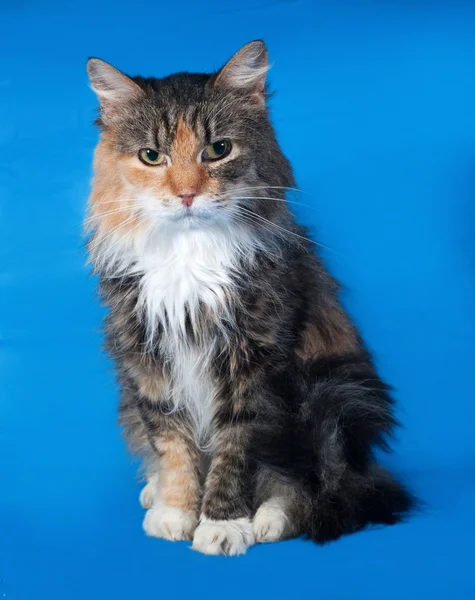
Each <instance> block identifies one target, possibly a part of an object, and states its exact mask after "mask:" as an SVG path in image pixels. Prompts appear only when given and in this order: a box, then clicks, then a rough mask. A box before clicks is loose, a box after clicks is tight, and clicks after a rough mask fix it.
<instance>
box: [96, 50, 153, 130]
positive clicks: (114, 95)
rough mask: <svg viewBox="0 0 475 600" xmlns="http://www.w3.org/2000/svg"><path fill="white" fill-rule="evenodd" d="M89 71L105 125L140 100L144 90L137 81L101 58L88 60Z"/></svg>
mask: <svg viewBox="0 0 475 600" xmlns="http://www.w3.org/2000/svg"><path fill="white" fill-rule="evenodd" d="M87 72H88V75H89V81H90V82H91V87H92V89H93V90H94V91H95V92H96V94H97V97H98V98H99V102H100V104H101V118H102V121H103V122H104V124H105V125H107V124H110V123H112V122H113V121H114V120H115V119H116V118H117V117H118V116H119V115H120V114H121V112H122V111H123V110H124V106H127V105H128V104H130V103H131V102H133V101H137V100H139V99H140V98H141V97H142V96H143V94H144V92H143V90H142V88H141V87H140V86H138V85H137V84H136V83H135V81H132V79H130V77H127V75H124V74H123V73H121V72H120V71H119V70H118V69H116V68H115V67H113V66H112V65H110V64H109V63H106V62H105V61H104V60H101V59H99V58H90V59H89V60H88V61H87Z"/></svg>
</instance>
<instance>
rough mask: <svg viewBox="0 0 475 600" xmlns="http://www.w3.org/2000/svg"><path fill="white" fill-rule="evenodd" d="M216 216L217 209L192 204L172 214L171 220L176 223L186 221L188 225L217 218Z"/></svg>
mask: <svg viewBox="0 0 475 600" xmlns="http://www.w3.org/2000/svg"><path fill="white" fill-rule="evenodd" d="M215 216H216V211H215V210H210V209H209V208H203V207H199V206H190V207H188V208H183V209H182V210H179V211H177V212H175V213H173V214H172V215H170V217H171V220H172V221H174V222H175V223H184V224H188V225H192V224H196V225H199V224H200V223H203V222H206V221H209V220H210V219H213V218H215Z"/></svg>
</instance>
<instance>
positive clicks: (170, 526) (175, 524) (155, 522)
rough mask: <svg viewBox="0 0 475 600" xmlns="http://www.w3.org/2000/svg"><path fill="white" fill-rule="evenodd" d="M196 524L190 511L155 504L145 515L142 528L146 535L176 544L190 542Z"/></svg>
mask: <svg viewBox="0 0 475 600" xmlns="http://www.w3.org/2000/svg"><path fill="white" fill-rule="evenodd" d="M197 522H198V519H197V518H196V515H195V513H194V512H192V511H184V510H181V509H179V508H176V507H175V506H166V505H164V504H156V505H154V506H153V507H152V508H150V509H149V510H147V512H146V513H145V518H144V521H143V528H144V531H145V533H146V534H147V535H150V536H152V537H158V538H163V539H165V540H170V541H173V542H177V541H180V540H191V538H192V537H193V532H194V530H195V528H196V524H197Z"/></svg>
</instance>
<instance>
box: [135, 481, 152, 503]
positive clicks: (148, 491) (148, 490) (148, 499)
mask: <svg viewBox="0 0 475 600" xmlns="http://www.w3.org/2000/svg"><path fill="white" fill-rule="evenodd" d="M139 501H140V504H141V505H142V508H151V507H152V505H153V503H154V501H155V486H154V485H153V484H152V483H151V482H150V481H149V482H148V483H147V485H146V486H144V487H143V488H142V491H141V492H140V496H139Z"/></svg>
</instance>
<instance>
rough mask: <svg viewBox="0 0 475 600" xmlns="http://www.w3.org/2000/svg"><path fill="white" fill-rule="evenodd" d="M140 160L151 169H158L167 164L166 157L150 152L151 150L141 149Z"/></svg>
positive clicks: (153, 151) (154, 151)
mask: <svg viewBox="0 0 475 600" xmlns="http://www.w3.org/2000/svg"><path fill="white" fill-rule="evenodd" d="M139 158H140V160H141V161H142V162H143V163H145V164H146V165H149V166H151V167H158V166H159V165H165V164H166V163H167V157H166V156H165V154H162V153H161V152H157V151H156V150H152V148H143V149H142V150H140V152H139Z"/></svg>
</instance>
